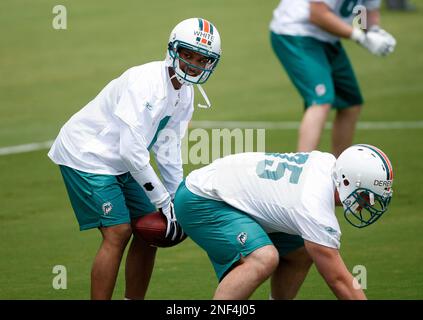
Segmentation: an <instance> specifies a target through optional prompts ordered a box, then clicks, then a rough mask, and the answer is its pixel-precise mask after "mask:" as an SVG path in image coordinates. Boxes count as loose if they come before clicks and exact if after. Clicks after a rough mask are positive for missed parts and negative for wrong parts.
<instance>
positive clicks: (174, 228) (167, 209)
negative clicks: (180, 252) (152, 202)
mask: <svg viewBox="0 0 423 320" xmlns="http://www.w3.org/2000/svg"><path fill="white" fill-rule="evenodd" d="M160 211H161V212H162V213H163V214H164V215H165V217H166V219H167V228H166V235H165V236H166V238H167V237H170V239H171V240H172V241H173V240H175V239H182V237H183V236H184V232H183V230H182V227H181V226H180V225H179V223H178V222H177V221H176V216H175V210H174V208H173V202H172V201H171V200H170V197H169V200H168V201H166V202H165V204H164V205H163V206H162V207H161V208H160Z"/></svg>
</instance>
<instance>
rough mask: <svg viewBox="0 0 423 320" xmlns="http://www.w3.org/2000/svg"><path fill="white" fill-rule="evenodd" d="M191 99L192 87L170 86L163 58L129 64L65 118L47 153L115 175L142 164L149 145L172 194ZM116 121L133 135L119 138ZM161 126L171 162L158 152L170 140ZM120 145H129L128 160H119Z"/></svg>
mask: <svg viewBox="0 0 423 320" xmlns="http://www.w3.org/2000/svg"><path fill="white" fill-rule="evenodd" d="M193 101H194V93H193V88H192V86H182V88H181V89H180V90H175V89H174V88H173V85H172V83H171V81H170V77H169V74H168V70H167V67H166V66H165V62H164V61H156V62H151V63H147V64H144V65H141V66H136V67H133V68H131V69H129V70H127V71H126V72H124V73H123V74H122V75H121V76H120V77H119V78H117V79H114V80H112V81H111V82H110V83H109V84H107V85H106V87H105V88H104V89H103V90H102V91H101V92H100V93H99V94H98V95H97V96H96V97H95V98H94V99H93V100H92V101H90V102H89V103H88V104H87V105H86V106H85V107H84V108H82V109H81V110H80V111H79V112H77V113H76V114H74V115H73V116H72V117H71V118H70V119H69V121H68V122H66V124H65V125H64V126H63V127H62V128H61V130H60V133H59V135H58V137H57V138H56V140H55V142H54V144H53V146H52V148H51V149H50V152H49V153H48V155H49V157H50V158H51V159H52V160H53V162H55V163H56V164H60V165H65V166H69V167H72V168H74V169H77V170H81V171H84V172H90V173H96V174H109V175H119V174H122V173H125V172H128V171H132V170H133V171H137V170H140V169H141V168H143V167H144V166H145V165H147V164H148V163H149V161H150V154H149V150H150V149H151V150H153V152H154V154H155V156H156V160H157V164H158V167H159V170H160V173H161V174H162V177H163V180H164V184H165V186H166V188H167V190H168V191H169V192H170V193H173V192H175V191H176V188H177V187H178V184H179V183H180V182H181V180H182V176H183V172H182V160H181V159H182V158H181V143H180V141H181V139H182V137H183V136H184V134H185V131H186V129H187V127H188V123H189V121H190V120H191V117H192V112H193V108H194V107H193ZM121 126H128V128H130V130H131V134H132V137H134V139H132V140H128V141H122V137H121V136H120V128H121ZM163 130H165V131H166V130H167V131H168V132H167V135H168V136H172V137H173V138H175V139H174V140H175V141H176V142H175V141H174V142H175V144H174V145H173V147H174V148H173V149H174V150H175V149H176V151H175V152H173V154H172V156H173V158H172V161H169V157H166V156H165V157H163V156H162V157H160V156H159V154H158V153H159V151H160V150H161V147H162V145H164V144H165V143H169V139H160V135H159V136H158V132H163ZM170 131H171V132H170ZM169 132H170V133H169ZM167 147H168V146H167ZM121 149H125V150H129V152H127V153H129V158H130V159H129V161H127V162H124V161H123V160H122V157H121ZM167 149H169V148H167ZM126 157H128V154H126ZM128 163H130V164H131V167H130V168H129V167H128Z"/></svg>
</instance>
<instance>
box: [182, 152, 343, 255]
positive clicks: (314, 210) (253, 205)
mask: <svg viewBox="0 0 423 320" xmlns="http://www.w3.org/2000/svg"><path fill="white" fill-rule="evenodd" d="M334 164H335V157H334V156H333V155H332V154H329V153H323V152H319V151H313V152H311V153H286V154H278V153H254V152H251V153H240V154H235V155H231V156H227V157H224V158H222V159H218V160H216V161H214V162H213V163H212V164H210V165H208V166H206V167H204V168H201V169H198V170H195V171H193V172H191V173H190V174H189V175H188V177H187V178H186V186H187V188H188V189H189V190H190V191H191V192H193V193H195V194H197V195H199V196H202V197H206V198H209V199H213V200H218V201H225V202H226V203H228V204H230V205H231V206H233V207H235V208H237V209H239V210H241V211H243V212H245V213H247V214H248V215H250V216H251V217H252V218H254V219H255V220H256V221H257V222H258V223H259V224H260V225H261V226H262V227H263V228H264V229H265V230H266V231H267V232H269V233H271V232H285V233H289V234H295V235H300V236H301V237H302V238H303V239H305V240H309V241H311V242H314V243H318V244H321V245H324V246H327V247H331V248H339V247H340V237H341V231H340V227H339V224H338V220H337V219H336V216H335V200H334V194H335V184H334V182H333V181H332V174H331V173H332V168H333V166H334Z"/></svg>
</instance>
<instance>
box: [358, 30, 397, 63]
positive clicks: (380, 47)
mask: <svg viewBox="0 0 423 320" xmlns="http://www.w3.org/2000/svg"><path fill="white" fill-rule="evenodd" d="M351 39H353V40H355V41H356V42H358V43H359V44H361V45H362V46H363V47H365V48H366V49H367V50H369V51H370V52H371V53H373V54H374V55H377V56H386V55H388V54H390V53H392V52H393V51H394V49H395V46H396V44H397V42H396V40H395V38H394V37H393V36H392V35H391V34H389V33H388V32H386V31H385V30H383V29H381V28H379V27H376V26H375V27H372V28H370V29H369V31H368V32H367V33H364V32H363V31H362V30H360V29H354V31H353V33H352V34H351Z"/></svg>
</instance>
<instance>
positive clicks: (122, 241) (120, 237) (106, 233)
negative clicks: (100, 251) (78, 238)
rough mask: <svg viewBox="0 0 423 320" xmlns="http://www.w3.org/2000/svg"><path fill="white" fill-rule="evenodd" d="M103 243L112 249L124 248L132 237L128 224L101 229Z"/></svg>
mask: <svg viewBox="0 0 423 320" xmlns="http://www.w3.org/2000/svg"><path fill="white" fill-rule="evenodd" d="M102 234H103V240H104V243H106V244H107V245H110V246H113V247H125V246H126V244H127V243H128V241H129V239H130V238H131V235H132V228H131V226H130V225H129V224H120V225H116V226H112V227H107V228H102Z"/></svg>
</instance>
